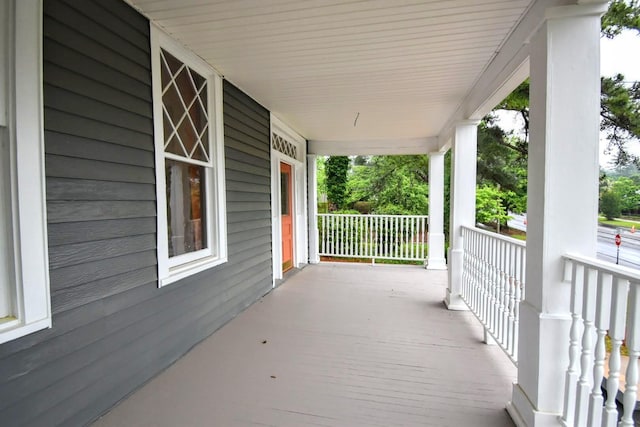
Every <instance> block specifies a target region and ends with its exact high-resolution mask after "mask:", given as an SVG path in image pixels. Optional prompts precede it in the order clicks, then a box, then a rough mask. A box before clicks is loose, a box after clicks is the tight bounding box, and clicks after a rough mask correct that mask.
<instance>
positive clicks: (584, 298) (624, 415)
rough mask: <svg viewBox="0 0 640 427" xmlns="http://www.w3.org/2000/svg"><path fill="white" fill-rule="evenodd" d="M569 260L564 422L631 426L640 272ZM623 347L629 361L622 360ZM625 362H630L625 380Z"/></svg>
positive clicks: (639, 342)
mask: <svg viewBox="0 0 640 427" xmlns="http://www.w3.org/2000/svg"><path fill="white" fill-rule="evenodd" d="M565 261H566V267H567V270H566V271H567V274H568V279H569V280H571V317H572V322H571V333H570V343H569V359H570V362H569V367H568V369H567V372H566V380H565V404H564V413H563V418H562V420H563V422H564V424H565V425H567V426H574V425H575V426H610V427H613V426H616V425H619V426H633V425H634V420H633V412H634V411H635V409H636V399H637V391H638V386H637V383H638V355H640V272H639V271H636V270H632V269H629V268H626V267H620V266H617V265H615V264H612V263H608V262H604V261H600V260H597V259H595V258H586V257H581V256H574V255H568V256H565ZM607 335H608V336H609V340H610V344H611V352H610V354H609V356H608V358H609V360H608V364H607V351H606V344H605V341H606V338H605V337H606V336H607ZM625 337H626V341H625V342H624V344H623V339H624V338H625ZM623 345H624V346H625V347H626V348H627V350H628V359H626V356H621V348H622V346H623ZM623 359H626V360H625V361H626V362H628V363H627V367H626V372H625V374H624V376H625V377H626V378H624V379H623V378H622V376H623V373H622V372H621V371H622V370H623V369H622V366H623V363H622V361H623ZM603 389H604V390H605V392H604V393H603ZM621 390H623V391H621ZM620 406H621V407H620Z"/></svg>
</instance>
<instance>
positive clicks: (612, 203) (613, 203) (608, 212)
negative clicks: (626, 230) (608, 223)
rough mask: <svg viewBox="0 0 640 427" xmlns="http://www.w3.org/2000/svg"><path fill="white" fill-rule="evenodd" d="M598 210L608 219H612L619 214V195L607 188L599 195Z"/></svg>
mask: <svg viewBox="0 0 640 427" xmlns="http://www.w3.org/2000/svg"><path fill="white" fill-rule="evenodd" d="M600 212H602V214H603V215H604V216H605V217H606V218H607V219H608V220H612V219H614V218H616V217H619V216H620V213H621V208H620V196H618V195H617V194H616V193H614V192H613V191H610V190H607V191H605V192H604V193H602V196H601V197H600Z"/></svg>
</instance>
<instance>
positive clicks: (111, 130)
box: [0, 0, 272, 427]
mask: <svg viewBox="0 0 640 427" xmlns="http://www.w3.org/2000/svg"><path fill="white" fill-rule="evenodd" d="M44 8H45V16H44V33H45V36H44V61H45V63H44V80H45V81H44V92H45V93H44V95H45V97H44V101H45V148H46V174H47V212H48V222H49V254H50V275H51V293H52V307H53V312H54V315H53V325H54V326H53V328H52V329H49V330H45V331H41V332H38V333H35V334H31V335H29V336H26V337H24V338H21V339H19V340H15V341H12V342H9V343H6V344H3V345H0V424H1V425H7V426H9V425H10V426H12V427H16V426H22V425H29V426H56V425H83V424H86V423H88V422H90V421H91V420H93V419H94V418H96V417H97V416H99V415H100V414H101V413H103V412H104V411H105V410H107V409H109V408H110V407H111V406H112V405H113V404H115V403H116V402H117V401H118V400H120V399H121V398H123V397H124V396H126V395H127V394H128V393H130V392H131V391H133V390H135V389H136V388H138V387H139V386H140V385H141V384H143V383H144V382H145V381H147V380H148V379H150V378H152V377H153V376H154V375H156V374H157V373H158V372H160V371H161V370H163V369H164V368H165V367H167V366H168V365H169V364H171V363H172V362H173V361H175V360H176V359H177V358H179V357H180V356H181V355H183V354H184V353H185V352H186V351H187V350H189V348H191V347H192V346H193V345H195V344H196V343H198V342H199V341H201V340H202V339H203V338H205V337H207V336H208V335H210V334H211V333H212V332H214V331H215V330H216V329H218V328H219V327H220V326H222V325H223V324H224V323H225V322H227V321H228V320H230V319H231V318H233V317H234V316H235V315H236V314H238V313H239V312H240V311H242V310H243V309H244V308H246V307H247V306H249V305H250V304H251V303H252V302H254V301H255V300H257V299H258V298H259V297H260V296H262V295H264V294H265V293H266V292H268V291H269V290H270V289H271V277H272V272H271V223H270V178H269V174H270V168H269V113H268V111H266V110H265V109H264V108H262V107H261V106H260V105H258V104H256V103H255V102H254V101H253V100H251V99H250V98H249V97H248V96H246V95H245V94H243V93H242V92H241V91H239V90H238V89H236V88H235V87H234V86H232V85H231V84H228V83H225V85H224V121H225V153H226V173H227V175H226V176H227V212H228V242H229V262H228V263H227V264H225V265H222V266H219V267H216V268H213V269H211V270H208V271H205V272H202V273H200V274H198V275H195V276H191V277H190V278H188V279H185V280H183V281H181V282H179V283H174V284H171V285H169V286H167V287H164V288H162V289H159V288H158V287H157V279H156V274H157V272H156V249H155V246H156V218H155V215H156V203H155V186H154V178H155V174H154V169H153V168H154V154H153V148H154V145H153V126H152V105H151V86H150V85H151V75H150V56H149V24H148V22H147V20H146V19H145V18H143V17H142V16H141V15H139V14H138V13H137V12H136V11H134V10H133V9H132V8H130V7H129V6H128V5H126V4H125V3H124V2H122V1H120V0H94V1H87V0H45V1H44Z"/></svg>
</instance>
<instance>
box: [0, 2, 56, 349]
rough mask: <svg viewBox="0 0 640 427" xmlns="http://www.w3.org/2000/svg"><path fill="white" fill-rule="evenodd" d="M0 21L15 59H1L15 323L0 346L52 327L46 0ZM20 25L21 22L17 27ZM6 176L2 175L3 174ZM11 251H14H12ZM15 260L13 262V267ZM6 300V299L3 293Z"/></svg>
mask: <svg viewBox="0 0 640 427" xmlns="http://www.w3.org/2000/svg"><path fill="white" fill-rule="evenodd" d="M7 3H8V4H7V5H4V6H6V9H4V10H3V12H4V13H3V14H1V15H0V17H1V18H3V19H4V20H6V22H2V24H3V25H2V26H3V27H4V28H7V29H8V32H7V33H5V34H4V37H8V39H9V40H8V41H9V43H10V44H9V45H10V46H12V47H13V48H12V49H9V50H10V51H11V52H12V54H11V55H6V56H4V57H1V58H0V67H3V68H4V72H3V73H2V76H4V77H5V79H6V81H3V82H2V84H6V86H5V88H6V89H7V90H6V91H5V92H3V96H4V100H3V102H2V103H3V104H4V106H5V110H6V119H7V120H6V124H7V125H8V126H7V127H0V131H2V133H3V135H2V136H0V137H2V138H8V140H9V144H8V145H9V153H10V163H11V166H10V168H9V170H8V171H4V170H3V171H2V172H4V173H6V174H7V176H2V179H9V180H10V187H11V196H10V197H9V198H8V199H9V204H10V206H11V208H10V210H11V218H12V219H11V230H10V233H11V235H9V236H4V237H3V238H6V239H7V240H8V241H10V243H9V245H8V246H9V253H8V254H4V256H6V257H7V258H6V259H8V260H9V262H10V265H11V267H12V268H10V269H8V271H5V273H6V274H3V275H2V276H3V277H1V278H0V280H2V281H3V283H2V284H1V286H5V287H9V288H5V290H8V291H9V294H10V295H11V298H12V300H13V301H11V306H12V309H11V315H12V316H13V317H14V318H15V320H12V321H5V322H4V323H2V326H0V343H2V342H6V341H9V340H12V339H15V338H18V337H21V336H24V335H27V334H29V333H32V332H35V331H37V330H40V329H44V328H48V327H51V298H50V290H49V256H48V241H47V209H46V185H45V170H44V127H43V126H44V111H43V89H42V1H41V0H19V1H18V0H12V1H9V2H7ZM16 23H20V25H17V24H16ZM4 173H3V175H4ZM11 249H12V250H11ZM11 261H12V262H11ZM5 295H6V294H5Z"/></svg>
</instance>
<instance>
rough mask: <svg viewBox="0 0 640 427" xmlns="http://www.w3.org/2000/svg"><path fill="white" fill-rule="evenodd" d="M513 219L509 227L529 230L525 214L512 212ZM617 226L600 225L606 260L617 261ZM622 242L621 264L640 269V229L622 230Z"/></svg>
mask: <svg viewBox="0 0 640 427" xmlns="http://www.w3.org/2000/svg"><path fill="white" fill-rule="evenodd" d="M510 215H511V216H512V217H513V219H512V220H510V221H509V227H511V228H515V229H516V230H522V231H527V224H526V218H525V216H524V215H517V214H510ZM615 234H616V229H615V228H610V227H602V226H600V227H598V258H599V259H601V260H604V261H609V262H616V245H615V242H614V237H615ZM620 235H621V237H622V244H621V245H620V261H619V263H620V265H625V266H627V267H633V268H638V269H640V230H639V231H638V232H636V233H631V232H630V231H629V230H622V231H621V233H620Z"/></svg>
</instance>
